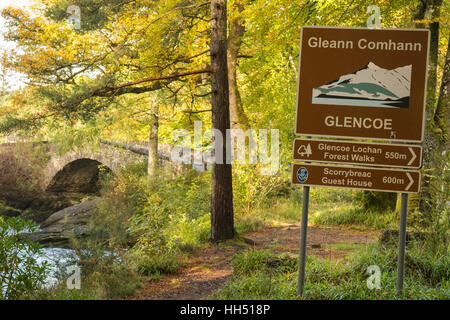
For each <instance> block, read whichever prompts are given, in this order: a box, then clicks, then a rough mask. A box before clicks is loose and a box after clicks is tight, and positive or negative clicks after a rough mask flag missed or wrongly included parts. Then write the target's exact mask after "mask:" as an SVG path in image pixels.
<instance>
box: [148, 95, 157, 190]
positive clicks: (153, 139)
mask: <svg viewBox="0 0 450 320" xmlns="http://www.w3.org/2000/svg"><path fill="white" fill-rule="evenodd" d="M150 101H151V102H150V103H151V107H150V108H151V109H150V134H149V139H148V168H147V178H148V182H151V181H152V180H153V179H154V177H155V176H156V170H157V167H158V129H159V105H158V103H157V102H156V100H155V99H154V98H151V99H150Z"/></svg>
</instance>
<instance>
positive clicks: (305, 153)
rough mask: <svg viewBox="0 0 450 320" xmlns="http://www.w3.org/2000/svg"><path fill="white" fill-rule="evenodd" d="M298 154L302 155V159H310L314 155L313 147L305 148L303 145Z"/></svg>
mask: <svg viewBox="0 0 450 320" xmlns="http://www.w3.org/2000/svg"><path fill="white" fill-rule="evenodd" d="M298 153H299V154H300V156H301V157H305V156H306V157H308V158H309V156H310V155H312V151H311V145H310V144H308V145H307V146H305V145H304V144H302V145H301V146H300V147H299V148H298Z"/></svg>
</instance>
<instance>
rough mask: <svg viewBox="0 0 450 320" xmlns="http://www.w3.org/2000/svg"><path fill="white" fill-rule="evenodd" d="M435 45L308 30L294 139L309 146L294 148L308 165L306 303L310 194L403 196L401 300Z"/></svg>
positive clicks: (377, 34) (417, 32)
mask: <svg viewBox="0 0 450 320" xmlns="http://www.w3.org/2000/svg"><path fill="white" fill-rule="evenodd" d="M429 38H430V34H429V31H428V30H424V29H410V30H406V29H366V28H342V27H335V28H332V27H303V28H302V32H301V44H300V68H299V69H300V74H299V80H298V93H297V114H296V124H295V134H296V135H299V136H308V139H296V140H295V141H294V152H293V160H294V161H303V162H304V163H294V164H293V165H292V183H293V184H296V185H302V186H303V203H302V222H301V231H300V250H299V275H298V296H299V297H302V296H303V294H304V281H305V265H306V249H307V246H306V243H307V227H308V206H309V191H310V187H311V186H319V187H333V188H349V189H359V190H373V191H384V192H398V193H401V217H400V230H399V255H398V269H397V293H398V294H401V292H402V290H403V279H404V270H405V246H406V218H407V209H408V208H407V202H408V194H409V193H418V192H419V189H420V172H419V171H416V170H412V169H419V168H420V167H421V166H422V147H421V146H420V145H418V144H420V143H422V141H423V138H424V123H425V98H426V80H427V66H428V53H429ZM314 137H319V138H320V139H312V138H314ZM327 137H334V138H344V139H360V140H361V139H366V140H367V139H371V140H377V141H381V143H374V142H367V141H364V142H363V141H342V140H339V141H336V140H325V139H322V138H327ZM328 139H329V138H328ZM405 142H406V143H409V144H402V143H405ZM388 143H391V144H388ZM400 144H401V145H400ZM316 162H317V163H316ZM329 163H331V164H329ZM395 168H397V169H395Z"/></svg>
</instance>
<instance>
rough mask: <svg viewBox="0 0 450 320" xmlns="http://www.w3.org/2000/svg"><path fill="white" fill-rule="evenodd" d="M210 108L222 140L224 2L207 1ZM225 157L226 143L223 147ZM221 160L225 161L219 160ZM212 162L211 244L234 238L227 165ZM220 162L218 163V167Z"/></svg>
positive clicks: (226, 123) (226, 117) (225, 111)
mask: <svg viewBox="0 0 450 320" xmlns="http://www.w3.org/2000/svg"><path fill="white" fill-rule="evenodd" d="M211 18H212V19H211V69H212V74H211V86H212V94H211V105H212V127H213V128H214V129H218V130H219V131H220V132H221V133H222V136H223V137H226V130H227V129H229V128H230V109H229V108H230V103H229V87H228V65H227V2H226V1H225V0H212V1H211ZM222 148H223V155H226V143H224V144H223V146H222ZM220 160H225V159H220ZM220 160H219V159H216V162H218V163H214V164H213V167H212V194H211V197H212V199H211V241H212V242H217V241H220V240H225V239H231V238H233V237H234V235H235V230H234V213H233V187H232V181H233V180H232V173H231V164H226V162H225V161H220ZM219 162H222V163H219Z"/></svg>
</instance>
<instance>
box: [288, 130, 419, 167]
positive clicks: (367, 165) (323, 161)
mask: <svg viewBox="0 0 450 320" xmlns="http://www.w3.org/2000/svg"><path fill="white" fill-rule="evenodd" d="M297 140H304V141H308V140H309V141H314V142H317V141H324V142H338V143H348V144H352V143H353V144H361V145H376V146H381V147H390V146H393V147H394V146H395V147H397V146H398V147H405V148H407V147H415V148H420V153H419V155H418V156H419V166H418V167H416V166H401V165H387V164H378V163H375V164H362V163H360V162H336V161H326V160H308V159H302V160H300V159H295V142H296V141H297ZM397 142H399V141H397ZM292 149H293V152H292V161H294V162H295V164H298V162H320V163H330V164H339V165H344V164H348V165H355V166H362V167H363V168H365V167H369V168H370V167H384V168H397V169H398V168H403V169H421V168H422V166H423V146H422V145H418V144H399V143H396V144H387V143H377V142H361V141H343V140H342V141H339V140H330V139H303V138H295V139H294V143H293V145H292Z"/></svg>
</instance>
